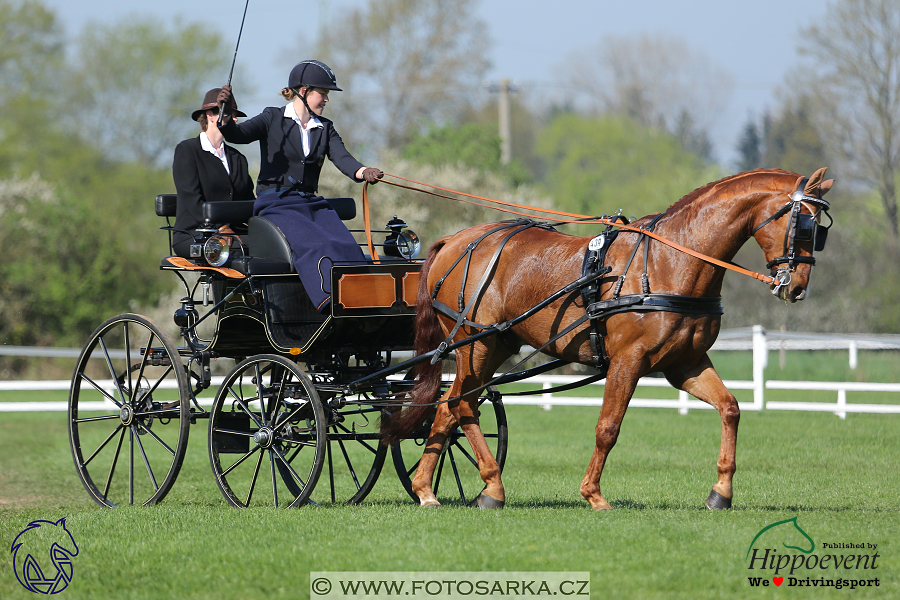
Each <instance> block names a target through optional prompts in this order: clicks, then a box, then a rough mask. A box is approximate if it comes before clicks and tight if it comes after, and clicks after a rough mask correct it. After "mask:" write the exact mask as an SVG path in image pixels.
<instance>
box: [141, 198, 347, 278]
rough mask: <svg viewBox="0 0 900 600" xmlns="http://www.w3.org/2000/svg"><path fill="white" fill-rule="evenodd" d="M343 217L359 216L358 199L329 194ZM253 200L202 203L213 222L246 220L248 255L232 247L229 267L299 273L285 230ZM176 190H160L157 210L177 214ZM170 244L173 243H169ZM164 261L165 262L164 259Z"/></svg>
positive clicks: (260, 272)
mask: <svg viewBox="0 0 900 600" xmlns="http://www.w3.org/2000/svg"><path fill="white" fill-rule="evenodd" d="M326 200H327V201H328V203H329V204H330V205H331V207H332V208H333V209H334V210H335V212H336V213H337V214H338V217H340V219H341V220H342V221H349V220H350V219H353V218H354V217H356V200H354V199H353V198H326ZM253 203H254V201H253V200H233V201H226V202H207V203H205V204H204V205H203V218H204V219H207V220H208V221H209V222H210V223H211V224H213V225H219V224H222V223H247V224H248V232H247V235H241V241H242V242H243V244H244V248H245V250H246V256H242V255H241V251H240V250H239V249H238V248H237V247H235V248H232V251H233V254H234V256H235V257H234V258H233V259H232V261H231V263H230V264H229V265H228V266H229V267H231V268H233V269H235V270H236V271H239V272H240V273H243V274H244V275H277V274H290V273H296V270H295V269H294V263H293V260H292V258H291V248H290V245H289V244H288V242H287V239H285V237H284V234H283V233H282V232H281V230H280V229H278V227H277V226H276V225H275V224H274V223H272V222H271V221H269V220H268V219H266V218H265V217H254V216H253ZM176 205H177V195H176V194H160V195H158V196H157V197H156V214H157V215H158V216H160V217H174V216H175V211H176ZM170 247H171V243H170ZM163 264H164V265H166V264H167V263H166V261H165V259H164V260H163Z"/></svg>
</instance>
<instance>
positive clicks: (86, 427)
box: [69, 314, 190, 507]
mask: <svg viewBox="0 0 900 600" xmlns="http://www.w3.org/2000/svg"><path fill="white" fill-rule="evenodd" d="M189 430H190V392H189V388H188V381H187V374H186V371H185V368H184V364H183V363H182V361H181V357H180V356H179V353H178V348H177V346H176V345H175V343H174V342H173V341H172V339H171V337H170V336H169V335H168V334H167V333H166V332H165V331H163V330H162V329H161V328H160V327H159V326H158V325H157V324H155V323H154V322H153V321H151V320H150V319H147V318H145V317H142V316H140V315H135V314H122V315H118V316H115V317H113V318H111V319H109V320H108V321H106V322H105V323H103V324H102V325H100V327H98V328H97V329H96V330H95V331H94V332H93V333H92V334H91V336H90V338H89V339H88V341H87V343H86V344H85V346H84V348H83V349H82V351H81V355H80V356H79V357H78V362H77V363H76V365H75V373H74V375H73V376H72V384H71V387H70V390H69V441H70V445H71V448H72V456H73V458H74V460H75V468H76V470H77V472H78V476H79V478H80V479H81V482H82V483H83V484H84V487H85V489H87V491H88V493H89V494H90V495H91V497H92V498H93V499H94V500H95V501H96V502H97V503H98V504H100V505H101V506H107V507H114V506H118V505H122V504H154V503H156V502H159V501H160V500H162V499H163V498H164V497H165V495H166V494H167V493H168V492H169V490H170V489H171V487H172V484H174V483H175V479H176V477H177V476H178V471H179V470H180V469H181V463H182V462H183V460H184V454H185V450H186V449H187V441H188V431H189Z"/></svg>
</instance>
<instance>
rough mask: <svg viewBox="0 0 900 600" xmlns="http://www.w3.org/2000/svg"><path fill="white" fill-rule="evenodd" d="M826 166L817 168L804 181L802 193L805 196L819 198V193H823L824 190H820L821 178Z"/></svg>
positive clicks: (823, 176)
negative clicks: (804, 185) (807, 179)
mask: <svg viewBox="0 0 900 600" xmlns="http://www.w3.org/2000/svg"><path fill="white" fill-rule="evenodd" d="M827 169H828V167H822V168H821V169H818V170H817V171H816V172H815V173H813V174H812V176H811V177H810V178H809V181H807V182H806V187H805V188H804V189H803V193H804V194H805V195H806V196H812V197H813V198H821V194H824V193H825V192H824V191H820V189H821V184H822V180H823V179H824V178H825V171H826V170H827ZM828 187H829V188H830V187H831V186H830V185H829V186H828Z"/></svg>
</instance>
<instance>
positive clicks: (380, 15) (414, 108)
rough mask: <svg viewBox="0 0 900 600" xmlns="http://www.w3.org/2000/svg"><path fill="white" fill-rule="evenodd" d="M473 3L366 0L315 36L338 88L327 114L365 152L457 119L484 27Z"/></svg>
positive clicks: (474, 83) (474, 78)
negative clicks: (320, 36) (319, 37)
mask: <svg viewBox="0 0 900 600" xmlns="http://www.w3.org/2000/svg"><path fill="white" fill-rule="evenodd" d="M475 3H476V0H369V2H368V4H367V5H366V6H365V7H364V8H357V9H353V10H351V11H349V12H348V13H347V14H343V15H341V19H340V21H338V22H337V23H335V24H334V25H333V26H332V27H331V28H330V29H329V30H327V31H325V32H323V37H325V38H327V40H328V43H327V44H325V43H321V44H319V48H320V49H321V50H320V52H321V56H322V58H323V60H325V62H327V63H328V64H329V65H330V66H331V67H332V68H333V69H334V72H335V74H336V75H337V79H338V85H340V86H341V87H342V88H343V89H344V90H345V91H343V92H341V93H340V94H339V95H338V96H336V97H335V102H334V103H333V104H332V105H331V106H330V108H329V110H330V111H333V113H334V114H335V115H337V119H338V120H339V121H338V122H339V123H341V129H340V131H341V133H342V135H343V136H344V137H345V138H348V139H349V140H351V142H352V143H353V144H360V143H362V144H365V145H366V146H367V147H368V148H369V149H371V150H372V151H378V150H380V149H382V148H400V147H402V146H403V145H405V144H406V143H407V142H409V141H410V140H411V139H412V138H413V137H414V136H415V135H416V134H417V133H419V132H420V131H422V130H423V129H427V127H428V124H430V123H446V122H454V121H456V120H457V118H458V116H459V114H460V113H461V112H462V111H463V110H464V109H465V108H466V106H467V105H468V104H469V103H470V102H471V96H472V92H473V90H477V89H480V88H481V79H482V76H483V74H484V72H485V70H486V69H487V66H488V62H487V59H486V58H485V55H486V54H487V48H488V41H487V40H488V37H487V27H486V25H485V23H484V22H483V21H481V20H480V19H478V18H477V17H476V16H475V12H476V11H475V10H474V5H475Z"/></svg>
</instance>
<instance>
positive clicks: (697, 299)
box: [585, 294, 725, 319]
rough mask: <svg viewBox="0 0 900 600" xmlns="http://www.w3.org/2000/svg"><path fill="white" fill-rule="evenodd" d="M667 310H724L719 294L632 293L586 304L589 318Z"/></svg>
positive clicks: (709, 312) (705, 312)
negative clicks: (621, 313)
mask: <svg viewBox="0 0 900 600" xmlns="http://www.w3.org/2000/svg"><path fill="white" fill-rule="evenodd" d="M657 310H661V311H667V312H677V313H684V314H695V315H721V314H723V313H724V312H725V309H724V308H723V307H722V297H721V296H676V295H672V294H632V295H629V296H619V297H618V298H610V299H609V300H600V301H598V302H593V303H591V304H589V305H588V306H587V308H586V309H585V311H586V312H587V314H588V318H590V319H599V318H601V317H608V316H609V315H614V314H616V313H620V312H647V311H657Z"/></svg>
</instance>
